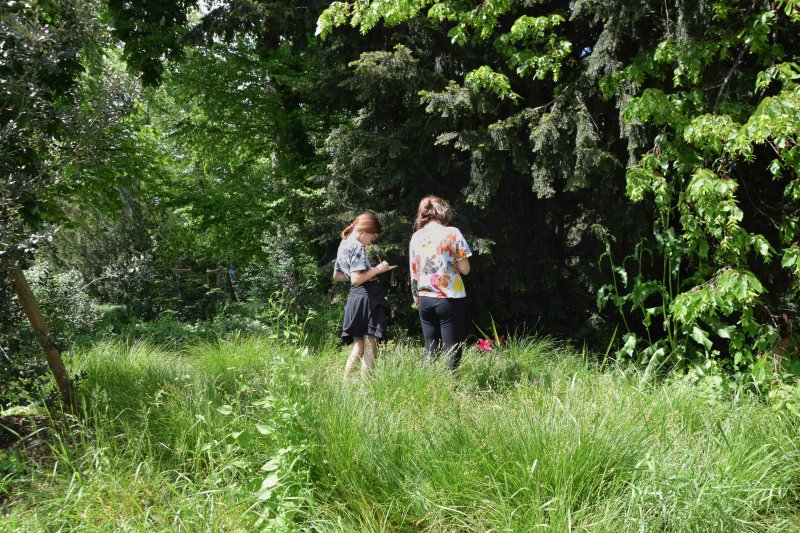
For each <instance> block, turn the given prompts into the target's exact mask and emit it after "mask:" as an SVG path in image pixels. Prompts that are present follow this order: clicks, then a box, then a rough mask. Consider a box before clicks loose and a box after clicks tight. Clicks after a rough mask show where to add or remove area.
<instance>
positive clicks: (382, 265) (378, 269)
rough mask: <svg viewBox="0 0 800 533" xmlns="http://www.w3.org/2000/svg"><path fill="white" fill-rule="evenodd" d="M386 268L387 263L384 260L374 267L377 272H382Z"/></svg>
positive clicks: (387, 266)
mask: <svg viewBox="0 0 800 533" xmlns="http://www.w3.org/2000/svg"><path fill="white" fill-rule="evenodd" d="M387 270H389V263H387V262H386V261H381V262H380V263H379V264H378V266H376V267H375V272H377V273H378V274H383V273H384V272H386V271H387Z"/></svg>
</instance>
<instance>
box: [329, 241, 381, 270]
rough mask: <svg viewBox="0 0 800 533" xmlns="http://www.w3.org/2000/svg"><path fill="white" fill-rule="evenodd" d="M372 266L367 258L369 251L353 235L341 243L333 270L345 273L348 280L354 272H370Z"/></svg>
mask: <svg viewBox="0 0 800 533" xmlns="http://www.w3.org/2000/svg"><path fill="white" fill-rule="evenodd" d="M370 268H372V265H371V264H370V262H369V259H368V258H367V251H366V249H365V248H364V245H363V244H361V242H359V241H358V240H357V239H356V238H355V237H354V236H353V234H352V233H351V234H350V235H349V236H348V237H347V238H345V239H342V242H340V243H339V250H338V251H337V252H336V263H335V264H334V266H333V269H334V270H335V271H338V272H343V273H344V274H345V275H346V276H347V277H348V278H349V277H351V276H352V274H353V272H359V271H361V270H369V269H370Z"/></svg>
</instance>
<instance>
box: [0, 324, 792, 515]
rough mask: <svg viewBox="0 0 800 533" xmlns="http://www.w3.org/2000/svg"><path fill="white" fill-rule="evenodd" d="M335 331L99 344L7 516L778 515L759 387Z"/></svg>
mask: <svg viewBox="0 0 800 533" xmlns="http://www.w3.org/2000/svg"><path fill="white" fill-rule="evenodd" d="M419 352H420V350H419V348H418V347H417V346H416V345H413V344H408V345H403V344H401V345H391V346H390V347H389V348H386V349H383V351H382V353H381V356H380V358H379V360H378V363H377V365H376V368H375V370H374V372H373V373H372V374H371V375H369V376H365V377H363V378H357V379H354V380H352V381H349V382H342V378H341V376H342V370H343V366H344V361H345V359H346V357H347V350H346V349H343V348H341V349H340V348H338V347H329V348H326V349H323V350H320V351H318V352H314V353H310V354H309V353H306V354H305V355H304V353H303V351H302V350H300V349H297V348H295V347H293V346H292V345H291V344H287V343H280V342H277V341H276V340H274V339H263V338H262V339H259V338H252V339H239V340H237V341H232V342H222V343H215V344H197V345H193V346H184V347H181V350H180V351H179V352H173V351H168V350H162V349H157V348H155V347H152V346H148V345H146V344H140V343H132V344H118V343H117V344H113V343H109V344H98V345H96V346H95V347H94V348H92V349H91V350H89V351H87V352H85V353H83V354H79V355H78V357H77V358H76V360H75V362H74V363H73V365H74V366H75V368H80V369H81V372H82V374H83V376H84V377H83V379H82V381H81V385H80V386H81V391H82V397H83V398H84V400H85V408H86V417H85V419H84V421H83V422H81V423H80V424H76V425H75V426H74V427H73V429H72V431H71V432H69V433H68V434H65V435H63V436H62V437H61V439H58V440H53V442H52V443H51V447H52V449H53V453H54V466H53V467H52V468H49V469H48V470H47V471H43V470H39V471H36V470H34V471H32V472H31V474H30V475H29V476H27V480H26V481H25V482H23V483H19V484H18V485H17V486H15V487H12V491H13V497H12V498H11V499H10V500H9V501H13V502H14V503H13V504H12V505H8V504H7V506H6V508H5V509H4V510H3V513H4V516H2V517H0V529H2V530H20V531H31V530H37V531H38V530H59V529H62V530H73V529H79V530H186V531H195V530H214V531H222V530H224V531H237V530H241V531H251V530H253V529H261V528H265V527H271V528H272V529H274V530H281V531H284V530H287V529H305V530H315V531H489V530H491V531H532V530H539V529H542V530H553V531H568V530H575V531H577V530H592V531H689V530H691V531H734V530H735V531H765V530H773V531H787V530H793V529H797V528H798V527H800V518H799V517H798V512H797V505H798V498H797V496H798V490H800V445H799V444H798V439H797V436H798V435H797V428H798V423H797V421H796V420H792V419H788V418H786V417H783V416H779V415H778V414H777V413H775V412H773V411H772V410H770V409H769V408H768V407H767V406H766V405H763V404H762V403H760V402H759V401H758V399H756V398H752V397H749V396H745V395H743V396H740V397H735V398H716V399H709V396H708V395H706V394H700V392H699V391H698V390H697V389H696V388H695V387H694V386H692V385H690V384H688V383H686V382H684V381H682V380H680V379H679V378H674V379H669V380H666V381H665V382H659V383H657V382H653V381H647V380H644V379H643V377H642V375H641V374H640V373H638V372H636V371H635V370H634V369H632V368H620V367H611V368H607V369H600V368H598V367H597V366H596V365H594V364H593V363H591V362H589V359H590V358H589V357H587V356H586V354H581V353H579V352H576V351H575V350H573V349H571V348H570V347H569V346H567V345H565V344H562V343H558V342H555V341H552V340H547V339H527V340H517V341H511V342H509V343H506V345H505V347H504V348H503V349H502V350H500V351H496V352H492V353H479V352H477V351H475V350H473V349H468V350H467V351H466V353H465V356H464V362H463V365H462V367H461V368H460V369H459V370H458V372H457V373H456V374H455V375H451V374H449V373H448V372H447V371H446V370H445V369H444V365H442V364H441V363H437V364H434V365H429V366H427V367H423V366H422V365H421V364H420V355H421V354H420V353H419Z"/></svg>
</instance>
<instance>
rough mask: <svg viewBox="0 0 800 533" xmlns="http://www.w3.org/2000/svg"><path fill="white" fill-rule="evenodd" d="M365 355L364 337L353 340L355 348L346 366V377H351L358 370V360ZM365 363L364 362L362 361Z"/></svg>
mask: <svg viewBox="0 0 800 533" xmlns="http://www.w3.org/2000/svg"><path fill="white" fill-rule="evenodd" d="M363 355H364V339H354V340H353V350H352V351H351V352H350V358H349V359H348V360H347V364H346V365H345V366H344V379H347V378H349V377H350V376H352V375H353V372H355V371H356V367H357V366H358V360H359V359H361V358H362V356H363ZM362 364H363V363H362Z"/></svg>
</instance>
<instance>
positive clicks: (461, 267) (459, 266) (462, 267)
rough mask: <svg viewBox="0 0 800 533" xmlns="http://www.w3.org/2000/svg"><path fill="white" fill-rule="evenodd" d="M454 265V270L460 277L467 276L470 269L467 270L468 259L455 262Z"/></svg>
mask: <svg viewBox="0 0 800 533" xmlns="http://www.w3.org/2000/svg"><path fill="white" fill-rule="evenodd" d="M454 264H455V267H456V270H458V271H459V272H460V273H461V275H462V276H466V275H467V274H469V270H470V268H469V259H467V258H466V257H465V258H464V259H462V260H461V261H456V262H455V263H454Z"/></svg>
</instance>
